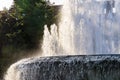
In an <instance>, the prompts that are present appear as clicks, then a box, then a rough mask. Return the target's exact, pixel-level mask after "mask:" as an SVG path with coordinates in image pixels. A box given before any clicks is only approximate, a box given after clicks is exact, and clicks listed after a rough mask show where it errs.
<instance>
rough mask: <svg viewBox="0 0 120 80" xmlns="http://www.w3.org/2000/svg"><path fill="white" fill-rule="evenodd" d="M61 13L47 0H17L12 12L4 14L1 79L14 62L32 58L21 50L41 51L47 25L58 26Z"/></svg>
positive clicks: (0, 32)
mask: <svg viewBox="0 0 120 80" xmlns="http://www.w3.org/2000/svg"><path fill="white" fill-rule="evenodd" d="M57 11H58V9H56V7H53V6H49V5H48V4H47V3H46V2H45V1H44V0H15V4H14V5H13V6H12V8H11V9H10V10H4V11H2V12H0V77H1V76H2V73H3V71H4V70H6V68H7V67H8V66H9V65H10V64H11V63H13V62H15V61H16V60H18V59H20V58H21V57H22V56H23V55H24V56H25V55H29V53H28V54H24V53H22V54H20V52H19V51H23V50H27V51H29V50H30V51H31V50H32V49H33V50H34V49H36V48H38V46H39V42H40V40H42V36H43V29H44V25H45V24H47V25H48V26H50V25H51V24H53V23H57V18H58V17H57V16H58V14H57ZM13 55H14V56H13ZM18 56H19V58H18ZM5 66H6V67H5Z"/></svg>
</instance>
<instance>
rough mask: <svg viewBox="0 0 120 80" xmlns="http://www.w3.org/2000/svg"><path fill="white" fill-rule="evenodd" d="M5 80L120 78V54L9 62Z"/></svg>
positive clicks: (102, 79) (116, 79)
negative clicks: (10, 63)
mask: <svg viewBox="0 0 120 80" xmlns="http://www.w3.org/2000/svg"><path fill="white" fill-rule="evenodd" d="M5 80H120V55H119V54H106V55H103V54H101V55H75V56H53V57H39V58H28V59H23V60H20V61H18V62H16V63H14V64H13V65H11V66H10V68H9V69H8V71H7V74H6V76H5Z"/></svg>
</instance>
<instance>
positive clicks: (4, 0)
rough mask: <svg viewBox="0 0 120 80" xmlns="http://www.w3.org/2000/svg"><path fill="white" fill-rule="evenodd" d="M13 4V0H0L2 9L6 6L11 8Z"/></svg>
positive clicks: (0, 8)
mask: <svg viewBox="0 0 120 80" xmlns="http://www.w3.org/2000/svg"><path fill="white" fill-rule="evenodd" d="M12 4H13V0H0V11H1V10H3V8H4V7H5V8H7V9H9V8H10V7H11V5H12Z"/></svg>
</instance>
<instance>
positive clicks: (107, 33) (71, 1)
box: [43, 0, 120, 56]
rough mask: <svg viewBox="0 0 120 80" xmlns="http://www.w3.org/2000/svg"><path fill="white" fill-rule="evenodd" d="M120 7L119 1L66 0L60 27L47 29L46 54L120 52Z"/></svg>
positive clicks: (44, 47)
mask: <svg viewBox="0 0 120 80" xmlns="http://www.w3.org/2000/svg"><path fill="white" fill-rule="evenodd" d="M119 8H120V2H119V0H65V3H64V6H63V8H62V10H61V14H62V18H61V21H60V23H59V27H57V26H55V25H52V26H51V31H50V32H49V31H48V29H47V27H46V28H45V34H44V41H43V55H44V54H45V55H47V56H48V54H49V56H51V55H52V56H53V55H78V54H79V55H82V54H86V55H87V54H115V53H117V54H118V53H120V49H119V48H120V35H119V34H120V31H119V29H120V26H119V25H120V21H119V18H120V13H119ZM57 28H58V29H57ZM46 32H47V33H46Z"/></svg>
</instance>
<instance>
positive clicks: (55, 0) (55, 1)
mask: <svg viewBox="0 0 120 80" xmlns="http://www.w3.org/2000/svg"><path fill="white" fill-rule="evenodd" d="M50 2H51V3H55V4H56V5H61V4H62V3H63V0H50Z"/></svg>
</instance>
